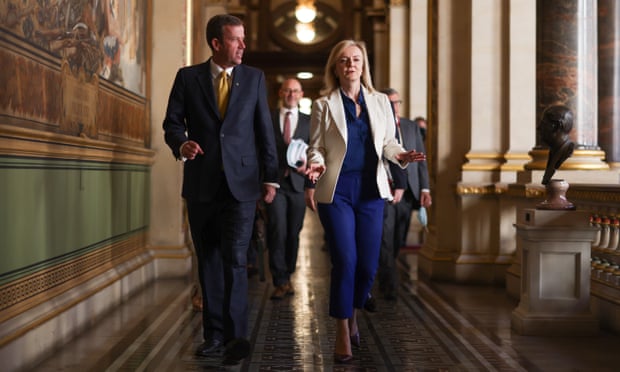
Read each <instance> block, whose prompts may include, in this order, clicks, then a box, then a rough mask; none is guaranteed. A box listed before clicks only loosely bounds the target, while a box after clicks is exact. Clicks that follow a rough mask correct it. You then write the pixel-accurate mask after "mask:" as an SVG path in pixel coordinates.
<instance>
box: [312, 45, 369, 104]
mask: <svg viewBox="0 0 620 372" xmlns="http://www.w3.org/2000/svg"><path fill="white" fill-rule="evenodd" d="M350 46H355V47H357V48H358V49H359V50H360V51H361V52H362V57H363V59H364V65H363V66H362V76H361V78H362V79H361V80H362V86H364V87H365V88H366V89H368V90H369V91H371V92H373V91H374V90H375V87H374V86H373V85H372V78H371V77H370V70H369V68H370V66H369V62H368V52H367V51H366V44H365V43H364V42H363V41H356V40H342V41H341V42H339V43H338V44H336V45H334V47H333V48H332V50H331V52H330V53H329V57H328V58H327V64H326V65H325V74H324V76H323V79H324V84H325V87H324V88H323V89H321V92H320V94H321V95H328V94H330V93H331V92H333V91H334V90H336V89H338V88H339V87H340V84H339V82H338V76H337V75H336V63H338V59H339V58H340V55H341V54H342V52H343V51H344V50H345V49H346V48H348V47H350Z"/></svg>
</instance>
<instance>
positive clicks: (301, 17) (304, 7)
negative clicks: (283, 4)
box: [295, 0, 316, 23]
mask: <svg viewBox="0 0 620 372" xmlns="http://www.w3.org/2000/svg"><path fill="white" fill-rule="evenodd" d="M295 18H297V20H298V21H299V22H301V23H310V22H312V21H314V18H316V7H315V6H314V0H298V1H297V7H296V8H295Z"/></svg>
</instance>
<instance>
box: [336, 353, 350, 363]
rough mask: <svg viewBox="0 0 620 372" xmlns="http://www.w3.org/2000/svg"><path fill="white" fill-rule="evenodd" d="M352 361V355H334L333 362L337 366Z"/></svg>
mask: <svg viewBox="0 0 620 372" xmlns="http://www.w3.org/2000/svg"><path fill="white" fill-rule="evenodd" d="M352 360H353V355H349V354H338V353H334V362H335V363H337V364H348V363H351V361H352Z"/></svg>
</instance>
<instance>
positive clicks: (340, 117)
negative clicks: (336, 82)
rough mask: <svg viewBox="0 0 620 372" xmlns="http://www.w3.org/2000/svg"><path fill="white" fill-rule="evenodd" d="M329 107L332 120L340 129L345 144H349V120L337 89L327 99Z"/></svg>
mask: <svg viewBox="0 0 620 372" xmlns="http://www.w3.org/2000/svg"><path fill="white" fill-rule="evenodd" d="M327 106H328V107H329V112H330V113H331V115H332V120H333V122H334V123H335V124H336V128H338V132H340V135H341V136H342V138H343V139H344V143H345V144H346V143H347V118H346V116H345V114H344V104H343V102H342V97H341V96H340V89H336V90H334V91H333V92H331V94H330V95H329V98H328V99H327Z"/></svg>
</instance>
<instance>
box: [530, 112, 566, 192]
mask: <svg viewBox="0 0 620 372" xmlns="http://www.w3.org/2000/svg"><path fill="white" fill-rule="evenodd" d="M571 129H573V112H572V111H571V110H570V109H569V108H568V107H566V106H562V105H555V106H550V107H548V108H547V109H546V110H545V112H544V113H543V115H542V119H541V120H540V123H539V124H538V128H537V130H538V132H539V134H540V138H541V139H542V141H543V142H544V143H545V144H547V145H548V146H549V158H548V160H547V168H546V169H545V174H544V176H543V179H542V184H543V185H547V184H548V183H549V181H551V177H553V174H554V173H555V171H556V170H557V169H558V168H560V166H561V165H562V163H564V161H565V160H566V159H568V158H569V157H570V156H571V155H572V154H573V150H574V149H575V144H574V143H573V142H572V141H571V140H570V138H569V135H568V134H569V133H570V131H571Z"/></svg>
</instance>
